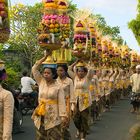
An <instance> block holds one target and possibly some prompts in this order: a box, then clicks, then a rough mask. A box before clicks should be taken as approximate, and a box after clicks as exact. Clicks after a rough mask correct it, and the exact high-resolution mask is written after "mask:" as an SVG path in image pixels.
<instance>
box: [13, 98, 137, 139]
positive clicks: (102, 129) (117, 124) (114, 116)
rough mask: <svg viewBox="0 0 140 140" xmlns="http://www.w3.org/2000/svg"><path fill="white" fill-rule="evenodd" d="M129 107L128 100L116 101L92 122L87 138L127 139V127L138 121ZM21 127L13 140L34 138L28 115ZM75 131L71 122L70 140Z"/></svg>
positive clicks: (33, 130)
mask: <svg viewBox="0 0 140 140" xmlns="http://www.w3.org/2000/svg"><path fill="white" fill-rule="evenodd" d="M130 107H131V106H130V104H129V101H128V100H120V101H119V102H117V103H116V104H115V105H114V106H113V107H112V109H111V111H109V112H105V113H103V115H102V119H101V121H97V122H96V123H95V124H93V126H92V127H91V131H90V135H88V136H87V140H128V132H129V129H130V128H131V127H132V125H133V124H135V123H137V122H138V119H137V118H138V117H137V116H136V115H134V114H131V113H129V110H130ZM23 129H24V130H25V133H23V134H17V135H14V136H13V140H35V129H34V127H33V123H32V121H31V119H30V116H26V117H25V118H24V125H23ZM75 131H76V129H75V127H74V125H73V123H72V124H71V134H72V140H76V139H75V138H74V135H75Z"/></svg>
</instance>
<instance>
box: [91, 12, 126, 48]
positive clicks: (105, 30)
mask: <svg viewBox="0 0 140 140" xmlns="http://www.w3.org/2000/svg"><path fill="white" fill-rule="evenodd" d="M93 17H94V18H95V20H96V21H97V27H98V28H99V30H100V31H101V32H102V34H103V35H109V36H111V38H112V40H113V41H117V42H118V44H119V45H122V44H123V42H124V40H123V38H122V37H121V36H120V28H119V27H118V26H115V27H111V26H109V25H107V23H106V21H105V19H104V17H102V16H101V15H100V14H97V15H93Z"/></svg>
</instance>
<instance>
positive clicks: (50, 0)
mask: <svg viewBox="0 0 140 140" xmlns="http://www.w3.org/2000/svg"><path fill="white" fill-rule="evenodd" d="M43 4H44V15H43V17H42V21H41V23H40V25H39V28H38V33H39V36H38V42H39V45H40V46H41V47H42V48H47V49H51V50H56V49H59V48H60V47H63V48H66V47H68V45H69V37H70V35H69V34H70V18H69V16H68V15H67V10H68V6H69V5H68V2H67V1H66V0H43ZM60 11H61V12H60Z"/></svg>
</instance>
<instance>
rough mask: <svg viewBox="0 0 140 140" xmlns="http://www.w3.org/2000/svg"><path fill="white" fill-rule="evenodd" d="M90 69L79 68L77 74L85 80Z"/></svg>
mask: <svg viewBox="0 0 140 140" xmlns="http://www.w3.org/2000/svg"><path fill="white" fill-rule="evenodd" d="M87 72H88V69H87V68H86V67H77V69H76V73H77V76H78V77H79V78H84V77H85V76H86V75H87Z"/></svg>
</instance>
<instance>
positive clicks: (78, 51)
mask: <svg viewBox="0 0 140 140" xmlns="http://www.w3.org/2000/svg"><path fill="white" fill-rule="evenodd" d="M89 15H90V12H89V11H86V10H77V11H76V12H75V14H74V15H73V18H74V19H75V25H74V48H73V50H72V55H73V56H75V57H78V58H82V59H89V57H90V47H91V46H90V45H91V44H90V32H89V30H88V24H87V22H86V18H87V17H88V16H89Z"/></svg>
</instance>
